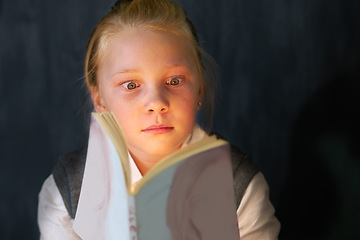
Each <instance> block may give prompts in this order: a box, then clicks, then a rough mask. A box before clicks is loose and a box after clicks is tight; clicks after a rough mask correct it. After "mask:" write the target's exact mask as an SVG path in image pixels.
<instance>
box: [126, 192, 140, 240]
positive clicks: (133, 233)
mask: <svg viewBox="0 0 360 240" xmlns="http://www.w3.org/2000/svg"><path fill="white" fill-rule="evenodd" d="M128 203H129V227H130V229H129V230H130V240H137V239H138V238H137V227H136V208H135V198H134V196H131V195H129V201H128Z"/></svg>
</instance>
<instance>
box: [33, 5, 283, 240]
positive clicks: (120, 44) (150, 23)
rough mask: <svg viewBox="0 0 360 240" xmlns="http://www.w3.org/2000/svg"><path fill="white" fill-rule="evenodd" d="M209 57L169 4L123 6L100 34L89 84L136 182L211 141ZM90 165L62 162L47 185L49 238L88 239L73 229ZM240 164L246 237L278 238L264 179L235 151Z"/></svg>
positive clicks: (74, 157)
mask: <svg viewBox="0 0 360 240" xmlns="http://www.w3.org/2000/svg"><path fill="white" fill-rule="evenodd" d="M204 56H205V53H204V51H203V50H202V49H201V48H200V46H199V42H198V39H197V36H196V32H195V29H194V27H193V25H192V24H191V22H190V21H189V20H188V19H187V17H186V14H185V12H184V10H183V9H182V8H181V7H179V6H178V5H177V4H175V3H172V2H169V1H167V0H156V1H153V0H133V1H131V0H130V1H129V0H128V1H126V0H122V1H118V2H117V3H116V4H115V5H114V6H113V7H112V9H111V11H110V12H109V13H108V14H106V15H105V16H104V18H103V19H102V20H101V21H100V22H99V23H98V25H97V26H96V28H95V29H94V31H93V33H92V35H91V37H90V40H89V43H88V46H87V52H86V57H85V80H86V84H87V87H88V90H89V91H90V93H91V99H92V103H93V105H94V108H95V111H96V112H99V113H101V112H113V113H114V115H115V117H116V119H117V121H118V123H119V125H120V126H121V128H122V130H123V132H124V135H125V137H126V140H127V145H128V146H127V147H128V149H129V153H130V156H131V159H130V166H131V171H132V180H131V181H132V183H136V182H137V181H138V180H139V179H141V177H142V176H143V175H144V174H146V172H147V171H148V170H149V169H151V168H152V166H154V165H155V164H156V163H157V162H158V161H159V160H161V159H162V158H163V157H165V156H167V155H169V154H171V153H173V152H174V151H176V150H178V149H180V148H182V147H184V146H186V145H189V144H193V143H194V142H197V141H199V140H200V139H202V138H204V137H206V136H207V133H206V132H205V131H204V130H202V129H201V128H200V127H199V125H197V124H196V115H197V112H198V111H199V110H200V109H201V108H203V107H204V108H205V110H208V112H210V113H211V111H212V109H213V106H212V104H213V96H212V94H211V90H210V89H209V87H208V86H209V85H208V84H207V83H206V81H207V79H205V78H206V74H205V67H204V63H203V59H202V58H203V57H204ZM203 103H204V104H203ZM203 105H206V106H203ZM209 110H210V111H209ZM85 160H86V149H82V150H79V151H76V152H73V153H70V154H68V155H66V156H64V157H62V158H61V159H60V161H59V164H58V165H57V166H56V167H55V169H54V171H53V173H52V175H50V177H49V178H48V179H47V180H46V181H45V183H44V185H43V187H42V190H41V192H40V195H39V210H38V223H39V227H40V233H41V239H51V240H54V239H80V238H79V236H78V235H77V234H76V233H75V231H74V230H73V228H72V225H73V220H74V218H75V216H76V209H77V204H78V198H79V194H80V189H81V184H82V177H83V172H84V168H85ZM232 161H233V173H234V183H235V184H234V188H235V189H234V190H235V194H236V202H237V211H236V213H237V218H238V227H239V233H240V237H241V239H276V238H277V236H278V232H279V228H280V224H279V222H278V221H277V219H276V218H275V216H274V208H273V207H272V205H271V203H270V201H269V190H268V185H267V183H266V180H265V179H264V176H263V175H262V173H260V172H258V171H257V170H256V169H255V168H254V167H253V165H252V164H251V162H250V161H249V158H248V157H247V156H246V155H244V154H243V153H242V152H241V151H239V150H236V149H235V148H232Z"/></svg>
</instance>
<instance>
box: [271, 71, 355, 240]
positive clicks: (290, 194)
mask: <svg viewBox="0 0 360 240" xmlns="http://www.w3.org/2000/svg"><path fill="white" fill-rule="evenodd" d="M359 113H360V72H359V71H357V72H354V71H353V72H351V73H347V74H346V75H342V76H339V77H337V78H336V79H334V80H333V81H331V82H329V83H328V84H326V85H325V86H323V87H322V88H321V89H319V91H318V92H317V93H316V94H315V95H314V96H313V97H312V98H311V99H310V101H309V102H308V103H307V104H306V105H305V106H304V108H303V110H302V111H301V113H300V115H299V117H298V121H297V122H296V124H295V126H294V128H293V133H292V139H291V143H290V144H291V148H290V156H289V157H290V158H289V163H290V166H289V175H288V179H287V185H286V187H285V189H284V190H283V193H282V195H281V200H280V204H279V208H278V214H277V215H278V217H279V219H280V221H281V223H282V230H281V233H280V236H279V238H280V239H281V240H284V239H317V240H319V239H320V240H321V239H327V240H328V239H330V240H331V239H360V231H358V223H359V221H358V218H359V216H360V127H359V125H360V117H359Z"/></svg>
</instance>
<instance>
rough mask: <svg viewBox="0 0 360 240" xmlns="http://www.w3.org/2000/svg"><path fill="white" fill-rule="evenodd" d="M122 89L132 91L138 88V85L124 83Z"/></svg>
mask: <svg viewBox="0 0 360 240" xmlns="http://www.w3.org/2000/svg"><path fill="white" fill-rule="evenodd" d="M123 85H124V87H126V88H127V89H128V90H134V89H135V88H137V87H138V84H137V83H136V82H131V81H129V82H125V83H123Z"/></svg>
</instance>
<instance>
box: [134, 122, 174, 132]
mask: <svg viewBox="0 0 360 240" xmlns="http://www.w3.org/2000/svg"><path fill="white" fill-rule="evenodd" d="M173 129H174V127H171V126H169V125H166V124H156V125H152V126H149V127H147V128H145V129H143V130H141V132H142V133H147V134H165V133H169V132H171V131H172V130H173Z"/></svg>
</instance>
